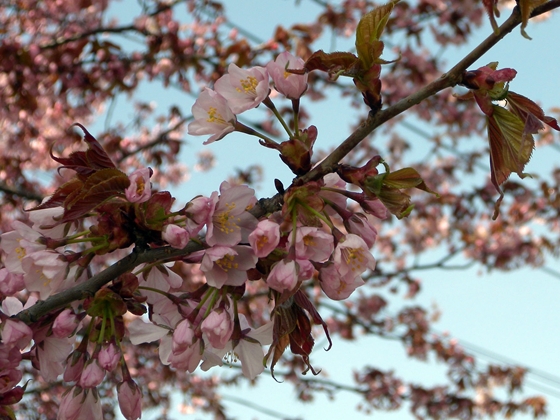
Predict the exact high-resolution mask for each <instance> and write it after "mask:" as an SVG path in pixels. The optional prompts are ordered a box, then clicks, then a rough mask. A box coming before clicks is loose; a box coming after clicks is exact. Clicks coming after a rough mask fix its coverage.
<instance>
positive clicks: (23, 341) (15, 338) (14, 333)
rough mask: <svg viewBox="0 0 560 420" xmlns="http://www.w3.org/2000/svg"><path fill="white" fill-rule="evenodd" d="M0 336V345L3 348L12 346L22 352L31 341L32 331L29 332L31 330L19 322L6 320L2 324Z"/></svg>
mask: <svg viewBox="0 0 560 420" xmlns="http://www.w3.org/2000/svg"><path fill="white" fill-rule="evenodd" d="M1 336H2V344H4V345H5V346H9V347H12V346H14V347H17V348H19V349H20V350H23V349H24V348H25V347H27V345H28V344H29V342H30V341H31V338H32V337H33V331H31V328H29V327H28V326H27V325H26V324H25V323H23V322H21V321H18V320H15V319H7V320H5V321H4V322H3V328H2V334H1ZM9 347H8V348H9Z"/></svg>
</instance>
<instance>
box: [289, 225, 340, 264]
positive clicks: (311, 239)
mask: <svg viewBox="0 0 560 420" xmlns="http://www.w3.org/2000/svg"><path fill="white" fill-rule="evenodd" d="M295 241H296V243H295V248H296V256H297V258H298V259H308V260H311V261H317V262H323V261H326V260H327V259H329V257H330V256H331V254H332V252H333V250H334V238H333V236H332V235H331V234H330V233H327V232H325V231H324V230H322V229H319V228H316V227H310V226H302V227H298V228H297V231H296V238H295Z"/></svg>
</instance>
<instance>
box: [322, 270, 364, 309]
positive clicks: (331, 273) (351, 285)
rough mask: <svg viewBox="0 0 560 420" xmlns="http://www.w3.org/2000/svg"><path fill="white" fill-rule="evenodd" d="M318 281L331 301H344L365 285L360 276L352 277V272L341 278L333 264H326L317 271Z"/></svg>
mask: <svg viewBox="0 0 560 420" xmlns="http://www.w3.org/2000/svg"><path fill="white" fill-rule="evenodd" d="M319 280H320V281H321V288H322V289H323V292H325V294H326V295H327V296H328V297H329V298H331V299H333V300H343V299H346V298H348V297H349V296H350V295H351V294H352V293H353V292H354V290H356V289H357V288H358V287H360V286H363V285H364V284H365V283H364V280H363V279H362V277H361V276H354V275H353V273H352V272H348V273H347V275H346V276H341V275H340V273H339V272H338V270H337V269H336V267H335V265H334V264H327V265H325V266H324V267H322V268H321V270H319Z"/></svg>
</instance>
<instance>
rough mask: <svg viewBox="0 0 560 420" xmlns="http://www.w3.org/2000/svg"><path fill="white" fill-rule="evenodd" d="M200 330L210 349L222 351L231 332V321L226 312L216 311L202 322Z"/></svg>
mask: <svg viewBox="0 0 560 420" xmlns="http://www.w3.org/2000/svg"><path fill="white" fill-rule="evenodd" d="M201 329H202V332H203V333H205V334H206V338H207V339H208V341H209V342H210V344H211V345H212V347H214V348H216V349H223V348H224V347H225V346H226V343H227V342H228V341H229V339H230V337H231V333H232V332H233V320H232V319H231V316H230V314H229V312H228V311H226V310H225V309H217V310H215V311H212V312H210V314H209V315H208V316H207V317H206V318H205V319H204V321H202V326H201Z"/></svg>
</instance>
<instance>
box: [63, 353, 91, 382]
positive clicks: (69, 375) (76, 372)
mask: <svg viewBox="0 0 560 420" xmlns="http://www.w3.org/2000/svg"><path fill="white" fill-rule="evenodd" d="M87 357H89V356H88V355H87V354H84V353H81V352H80V351H78V350H74V351H73V352H72V353H71V354H70V356H68V359H67V360H66V366H65V367H64V373H63V374H62V379H63V380H64V382H77V381H78V380H79V379H80V375H81V374H82V371H83V370H84V365H85V364H86V359H87Z"/></svg>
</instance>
